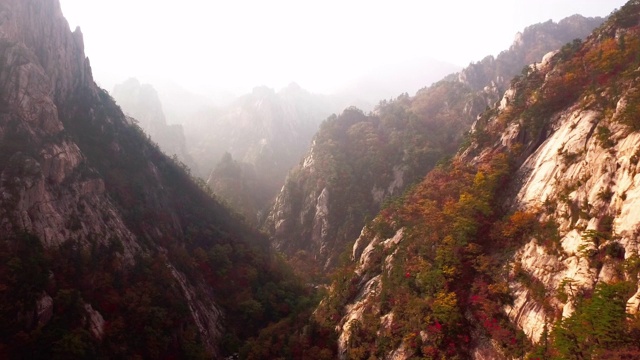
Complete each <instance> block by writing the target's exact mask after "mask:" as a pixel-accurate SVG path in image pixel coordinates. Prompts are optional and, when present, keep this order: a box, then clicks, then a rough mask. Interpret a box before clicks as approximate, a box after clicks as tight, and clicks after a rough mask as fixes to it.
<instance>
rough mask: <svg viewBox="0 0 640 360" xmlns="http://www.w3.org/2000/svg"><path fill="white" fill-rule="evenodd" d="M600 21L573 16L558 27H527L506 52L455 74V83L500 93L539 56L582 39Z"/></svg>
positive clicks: (600, 20)
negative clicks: (456, 78) (458, 82)
mask: <svg viewBox="0 0 640 360" xmlns="http://www.w3.org/2000/svg"><path fill="white" fill-rule="evenodd" d="M602 21H603V19H602V18H599V17H596V18H585V17H583V16H581V15H573V16H569V17H567V18H564V19H562V20H560V21H559V22H558V23H554V22H553V21H551V20H549V21H547V22H544V23H540V24H535V25H531V26H528V27H527V28H525V29H524V31H523V32H519V33H518V34H516V37H515V39H514V42H513V44H512V45H511V47H510V48H509V50H505V51H503V52H501V53H500V54H498V56H497V57H494V56H487V57H485V58H484V59H482V60H481V61H479V62H477V63H472V64H470V65H469V66H468V67H466V68H465V69H464V70H462V71H461V72H460V73H459V74H458V79H459V81H461V82H463V83H465V84H468V85H469V86H470V87H471V88H472V89H474V90H476V91H477V90H482V89H483V88H484V87H485V86H487V85H488V84H491V85H492V86H495V87H497V88H498V90H499V92H500V93H503V92H504V91H505V90H507V88H508V87H509V82H510V81H511V79H512V78H513V77H514V76H515V75H517V74H518V73H520V71H521V70H522V68H523V67H524V66H526V65H529V64H533V63H534V62H539V61H540V59H541V57H542V55H544V54H546V53H548V52H549V51H554V50H557V49H560V48H561V47H562V46H563V45H564V44H566V43H568V42H571V41H573V40H574V39H584V38H585V37H586V36H587V35H588V34H589V33H591V31H592V30H593V29H595V28H596V27H598V26H599V25H600V24H602Z"/></svg>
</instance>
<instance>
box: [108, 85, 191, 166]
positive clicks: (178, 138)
mask: <svg viewBox="0 0 640 360" xmlns="http://www.w3.org/2000/svg"><path fill="white" fill-rule="evenodd" d="M111 95H112V96H113V98H114V99H115V100H116V102H117V103H118V105H119V106H120V107H121V108H122V110H123V111H124V112H125V114H127V115H128V116H130V117H132V118H134V119H135V121H137V122H138V125H139V126H140V127H141V128H142V130H144V132H145V133H147V134H148V135H149V137H150V138H151V140H152V141H154V142H156V143H157V144H158V146H159V147H160V149H162V151H163V152H164V153H165V154H167V155H169V156H173V155H175V156H177V158H178V159H179V160H180V161H182V162H184V163H185V164H186V165H187V166H188V167H189V168H191V169H192V171H194V172H197V168H196V164H195V162H194V160H193V159H192V158H191V156H190V155H189V154H188V153H187V147H186V143H185V137H184V130H183V128H182V125H177V124H174V125H168V124H167V120H166V118H165V115H164V112H163V109H162V103H161V102H160V98H159V96H158V93H157V92H156V90H155V89H154V88H153V86H151V85H149V84H140V82H139V81H138V80H137V79H135V78H131V79H129V80H127V81H125V82H124V83H122V84H118V85H116V86H115V87H114V88H113V92H112V93H111Z"/></svg>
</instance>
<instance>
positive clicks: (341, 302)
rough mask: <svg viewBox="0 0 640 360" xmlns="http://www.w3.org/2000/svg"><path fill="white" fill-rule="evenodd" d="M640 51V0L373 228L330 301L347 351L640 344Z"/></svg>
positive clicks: (510, 102) (602, 352) (613, 352)
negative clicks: (639, 167)
mask: <svg viewBox="0 0 640 360" xmlns="http://www.w3.org/2000/svg"><path fill="white" fill-rule="evenodd" d="M639 51H640V1H637V0H633V1H630V2H629V3H627V4H626V5H625V6H624V7H622V8H621V9H620V10H619V11H618V12H616V13H615V14H614V15H613V16H612V17H611V18H610V19H609V20H608V21H607V22H606V23H605V24H604V25H603V26H601V27H600V28H598V29H597V30H596V31H595V32H594V33H593V34H592V35H591V36H589V38H588V39H587V40H586V41H584V42H582V41H579V40H576V41H574V42H572V43H570V44H567V45H565V46H564V47H563V48H562V49H561V50H560V51H557V52H555V53H551V54H549V55H547V56H545V60H544V61H543V62H542V63H540V64H534V65H532V66H530V67H528V68H527V70H526V71H525V72H523V74H522V75H521V76H519V77H517V78H516V79H514V80H513V81H512V82H511V88H510V89H509V90H508V91H507V92H506V94H505V96H504V98H503V100H502V101H501V102H500V104H498V105H496V106H495V107H493V108H492V109H490V110H488V111H487V112H485V113H483V114H482V116H481V117H480V118H479V119H478V120H477V121H476V122H475V124H474V127H473V131H472V134H471V138H470V139H471V141H470V142H469V144H468V146H467V147H465V149H464V150H463V151H461V152H460V153H459V154H458V155H457V156H456V157H455V158H454V159H453V160H452V161H451V162H450V163H448V164H444V165H442V166H439V167H437V168H436V169H434V170H433V171H432V172H430V173H429V175H428V176H427V177H426V178H425V180H424V181H423V182H422V183H421V184H420V185H418V186H417V187H416V188H415V189H414V190H412V191H410V192H409V193H408V194H407V195H406V196H405V197H404V198H403V199H401V200H400V201H398V202H396V203H395V204H392V205H390V206H388V207H387V208H386V209H385V210H383V211H382V212H381V213H380V214H379V215H378V216H377V217H376V218H375V219H374V220H373V221H372V222H370V223H369V224H368V225H367V226H366V227H365V228H364V229H363V231H362V233H361V235H360V237H359V238H358V240H357V241H356V243H355V245H354V247H353V252H352V261H351V262H349V263H347V265H345V266H343V267H341V268H340V269H339V271H338V276H336V278H335V280H334V282H333V284H332V287H331V291H330V294H329V296H327V297H326V298H325V299H324V300H323V302H322V304H321V306H320V307H319V309H318V310H317V311H316V313H315V314H316V316H317V319H318V321H324V322H325V323H328V324H326V325H325V326H332V325H337V327H338V329H339V331H338V334H339V344H338V346H339V355H340V357H341V358H367V357H369V356H377V357H381V358H388V359H408V358H412V357H416V356H417V357H424V358H442V357H445V358H455V357H457V358H475V359H501V358H523V357H526V358H529V359H542V358H558V359H595V358H598V359H600V358H607V359H609V358H610V359H632V358H633V359H635V358H638V356H640V347H639V346H638V344H640V318H639V317H638V310H639V306H638V304H639V301H638V274H639V272H640V267H639V266H638V264H639V261H638V250H639V249H638V242H637V237H638V229H639V228H640V218H638V212H637V209H638V206H639V204H638V196H637V193H638V191H639V190H638V177H637V176H636V165H637V162H638V155H639V154H640V151H639V150H638V140H639V139H640V138H639V137H638V136H639V134H638V131H639V130H640V125H639V124H638V114H639V111H640V108H639V107H638V104H639V101H640V97H639V96H638V83H639V81H640V57H638V54H639V53H640V52H639Z"/></svg>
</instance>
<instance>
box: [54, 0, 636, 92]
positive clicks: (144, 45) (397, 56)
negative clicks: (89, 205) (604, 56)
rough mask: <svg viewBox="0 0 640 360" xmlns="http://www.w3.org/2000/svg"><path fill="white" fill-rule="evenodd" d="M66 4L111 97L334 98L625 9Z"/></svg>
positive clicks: (552, 2) (277, 1)
mask: <svg viewBox="0 0 640 360" xmlns="http://www.w3.org/2000/svg"><path fill="white" fill-rule="evenodd" d="M60 2H61V5H62V8H63V12H64V14H65V16H66V17H67V19H68V21H69V23H70V26H71V28H72V29H74V28H75V27H76V26H80V27H81V29H82V32H83V34H84V39H85V47H86V53H87V56H89V58H90V59H91V63H92V68H93V71H94V76H95V78H96V81H97V82H98V83H99V84H100V85H102V86H103V87H104V88H106V89H108V90H110V89H111V88H112V86H113V85H114V84H116V83H118V82H121V81H123V80H124V79H126V78H129V77H132V76H135V77H137V78H139V79H141V80H142V81H145V82H150V83H157V82H173V83H176V84H179V85H181V86H183V87H185V88H187V89H189V90H190V91H194V92H198V93H202V94H208V95H210V94H214V93H220V92H227V93H233V94H242V93H245V92H249V91H250V90H251V89H252V88H253V87H255V86H258V85H266V86H269V87H272V88H275V89H278V88H281V87H283V86H285V85H287V84H288V83H290V82H297V83H298V84H300V86H302V87H303V88H306V89H308V90H310V91H313V92H318V93H331V92H336V91H339V90H341V89H344V88H348V87H349V86H352V84H353V83H354V82H357V81H358V79H360V78H362V77H363V76H366V75H367V74H375V73H376V71H377V70H376V69H379V68H388V67H389V66H394V64H405V63H416V62H418V63H419V62H421V61H424V62H425V64H428V63H429V59H432V60H434V61H435V62H439V63H447V64H451V66H452V67H462V66H465V65H467V64H468V63H469V62H472V61H478V60H480V59H482V58H483V57H484V56H486V55H489V54H494V55H495V54H497V53H498V52H500V51H501V50H504V49H506V48H508V47H509V45H510V44H511V42H512V41H513V38H514V35H515V34H516V32H518V31H521V30H522V29H523V28H524V27H526V26H527V25H530V24H533V23H537V22H543V21H546V20H549V19H553V20H556V21H557V20H560V19H562V18H564V17H566V16H569V15H572V14H575V13H580V14H582V15H584V16H606V15H608V14H610V13H611V12H612V11H613V10H614V9H615V8H617V7H620V6H621V5H623V4H624V3H625V2H626V1H625V0H582V1H576V0H528V1H520V0H517V1H516V0H488V1H475V0H474V1H471V0H469V1H462V0H449V1H407V0H397V1H377V0H367V1H361V0H356V1H345V0H323V1H300V0H297V1H290V0H273V1H256V0H240V1H237V0H234V1H219V0H216V1H205V0H182V1H158V0H111V1H101V0H60ZM397 66H398V67H401V65H397ZM424 85H428V84H424Z"/></svg>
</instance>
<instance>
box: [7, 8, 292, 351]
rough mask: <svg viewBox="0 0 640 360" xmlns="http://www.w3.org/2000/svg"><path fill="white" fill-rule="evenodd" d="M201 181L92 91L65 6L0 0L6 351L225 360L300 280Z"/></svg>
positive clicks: (275, 314) (281, 311) (277, 313)
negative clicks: (267, 285)
mask: <svg viewBox="0 0 640 360" xmlns="http://www.w3.org/2000/svg"><path fill="white" fill-rule="evenodd" d="M202 185H203V184H200V185H199V184H196V183H195V182H194V181H193V180H192V179H191V178H190V177H189V175H188V174H187V173H186V172H185V171H184V169H182V168H181V165H180V164H176V163H175V162H174V161H172V160H171V159H170V158H168V157H167V156H165V155H164V154H163V153H162V152H161V151H160V149H159V148H158V147H157V146H156V145H154V144H153V143H151V142H150V141H149V140H148V139H147V137H146V135H145V134H144V133H143V132H142V130H141V129H140V128H139V127H138V126H136V125H135V124H134V123H132V122H131V121H130V120H129V119H128V118H127V117H125V115H124V114H123V113H122V111H121V110H120V108H118V107H117V105H116V104H115V102H114V101H113V99H111V97H110V96H109V95H108V94H107V93H106V92H105V91H104V90H102V89H100V88H98V87H97V86H96V85H95V83H94V82H93V79H92V75H91V68H90V66H89V61H88V59H86V57H85V56H84V52H83V41H82V35H81V32H80V30H79V29H77V30H76V31H75V32H73V33H72V32H71V31H70V30H69V27H68V24H67V22H66V20H65V19H64V17H63V15H62V13H61V10H60V5H59V3H58V1H57V0H2V1H0V228H1V230H0V289H1V290H0V304H2V305H1V306H0V324H2V325H0V334H1V335H0V357H3V358H55V357H58V358H99V357H107V358H114V357H115V358H125V357H132V356H135V357H147V358H158V357H219V356H221V355H222V354H224V353H226V352H235V351H237V349H238V347H239V344H240V341H241V340H242V339H246V338H247V337H248V336H251V335H253V334H254V333H255V332H256V331H257V330H258V329H259V328H260V327H261V326H264V325H266V324H267V323H268V322H270V321H273V320H275V319H277V318H279V317H281V316H283V315H285V314H287V313H288V311H290V310H289V309H285V308H282V307H279V308H274V307H275V304H276V303H278V302H281V301H285V300H284V298H283V297H282V296H286V297H287V298H288V300H287V301H288V302H289V303H290V304H295V301H296V294H300V293H301V292H302V287H301V286H299V285H297V284H296V283H295V280H293V279H292V278H291V277H290V276H288V275H286V270H285V268H282V267H280V268H279V267H278V266H279V265H278V264H279V263H278V262H277V260H276V259H275V258H273V257H272V256H271V253H270V251H269V247H268V244H267V242H266V239H265V238H264V237H262V236H261V235H260V234H259V233H257V232H256V231H254V230H251V229H249V228H248V227H247V226H246V225H245V224H244V223H243V222H242V221H241V220H239V219H237V218H236V217H235V216H234V215H231V214H230V213H229V211H228V210H227V209H226V208H224V207H223V206H222V205H220V204H219V203H217V202H216V201H215V200H213V199H212V198H210V197H209V196H208V195H207V194H206V192H205V191H203V186H202ZM282 281H286V282H287V283H288V284H287V285H284V283H282ZM267 283H269V284H271V285H269V286H270V288H269V289H262V286H263V284H267ZM283 291H284V292H283ZM258 292H259V293H260V294H259V295H258ZM279 294H280V295H279ZM285 294H286V295H285ZM248 317H252V318H253V317H255V319H256V320H255V321H252V322H251V323H250V324H243V323H244V322H245V320H246V318H248ZM223 335H224V338H223Z"/></svg>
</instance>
